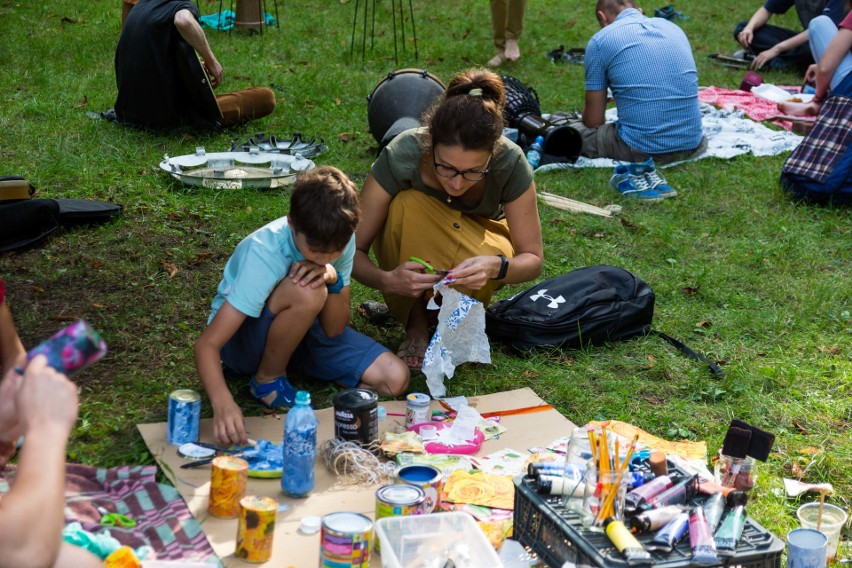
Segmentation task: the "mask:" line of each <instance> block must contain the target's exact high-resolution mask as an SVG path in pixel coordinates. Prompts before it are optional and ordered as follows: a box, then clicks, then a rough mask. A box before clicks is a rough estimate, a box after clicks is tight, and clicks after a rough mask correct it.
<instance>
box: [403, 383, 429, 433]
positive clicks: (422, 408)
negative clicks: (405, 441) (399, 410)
mask: <svg viewBox="0 0 852 568" xmlns="http://www.w3.org/2000/svg"><path fill="white" fill-rule="evenodd" d="M405 400H406V404H405V427H406V428H409V427H411V426H413V425H414V424H421V423H423V422H429V418H430V415H429V400H430V399H429V395H426V394H423V393H420V392H413V393H411V394H409V395H408V396H407V397H405Z"/></svg>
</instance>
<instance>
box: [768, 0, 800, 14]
mask: <svg viewBox="0 0 852 568" xmlns="http://www.w3.org/2000/svg"><path fill="white" fill-rule="evenodd" d="M794 5H795V1H794V0H766V3H765V4H763V7H764V8H765V9H766V11H767V12H769V13H770V14H786V13H787V10H789V9H790V8H792V7H793V6H794Z"/></svg>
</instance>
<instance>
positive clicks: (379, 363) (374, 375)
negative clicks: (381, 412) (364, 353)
mask: <svg viewBox="0 0 852 568" xmlns="http://www.w3.org/2000/svg"><path fill="white" fill-rule="evenodd" d="M410 380H411V371H409V369H408V367H407V366H406V364H405V363H404V362H403V361H402V359H400V358H399V357H397V356H396V355H394V354H393V353H391V352H390V351H385V352H384V353H382V354H381V355H379V356H378V357H376V360H375V361H373V363H372V364H371V365H370V366H369V367H367V370H366V371H364V374H363V375H362V376H361V383H362V384H363V385H364V386H367V387H369V388H371V389H372V390H375V391H376V392H378V393H379V394H381V395H384V396H394V397H396V396H400V395H402V394H404V393H405V391H406V390H407V389H408V383H409V381H410Z"/></svg>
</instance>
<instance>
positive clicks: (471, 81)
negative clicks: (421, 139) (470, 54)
mask: <svg viewBox="0 0 852 568" xmlns="http://www.w3.org/2000/svg"><path fill="white" fill-rule="evenodd" d="M505 105H506V90H505V88H504V87H503V80H502V79H501V78H500V77H499V76H498V75H497V74H496V73H494V72H493V71H488V70H487V69H482V68H476V67H475V68H471V69H466V70H464V71H461V72H459V73H458V74H456V76H455V77H453V78H452V80H451V81H450V84H449V86H448V87H447V91H446V92H445V93H444V95H443V96H442V97H440V98H439V99H438V101H437V102H436V103H435V104H433V105H432V107H431V108H430V109H429V110H428V111H426V113H425V114H424V115H423V119H422V122H423V124H426V125H428V126H429V133H430V134H431V136H432V140H431V144H432V147H434V146H436V145H438V144H441V145H445V146H461V147H462V148H464V149H465V150H488V151H491V150H493V149H494V145H495V144H496V143H497V140H499V138H500V136H501V135H502V134H503V126H504V125H505V120H504V118H503V107H504V106H505Z"/></svg>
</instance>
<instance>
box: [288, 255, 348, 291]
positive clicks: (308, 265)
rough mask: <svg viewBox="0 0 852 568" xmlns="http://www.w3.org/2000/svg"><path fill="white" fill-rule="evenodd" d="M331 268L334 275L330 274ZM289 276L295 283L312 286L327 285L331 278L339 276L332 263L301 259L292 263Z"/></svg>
mask: <svg viewBox="0 0 852 568" xmlns="http://www.w3.org/2000/svg"><path fill="white" fill-rule="evenodd" d="M329 268H330V269H331V274H332V276H329V272H328V271H329ZM288 276H289V277H290V279H291V280H293V284H298V285H299V286H310V287H311V288H319V287H320V286H325V285H326V283H327V282H328V281H329V279H330V278H331V279H334V278H337V275H336V273H335V271H334V267H333V266H331V265H330V264H316V263H314V262H311V261H309V260H300V261H298V262H294V263H293V264H291V265H290V272H289V274H288Z"/></svg>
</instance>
